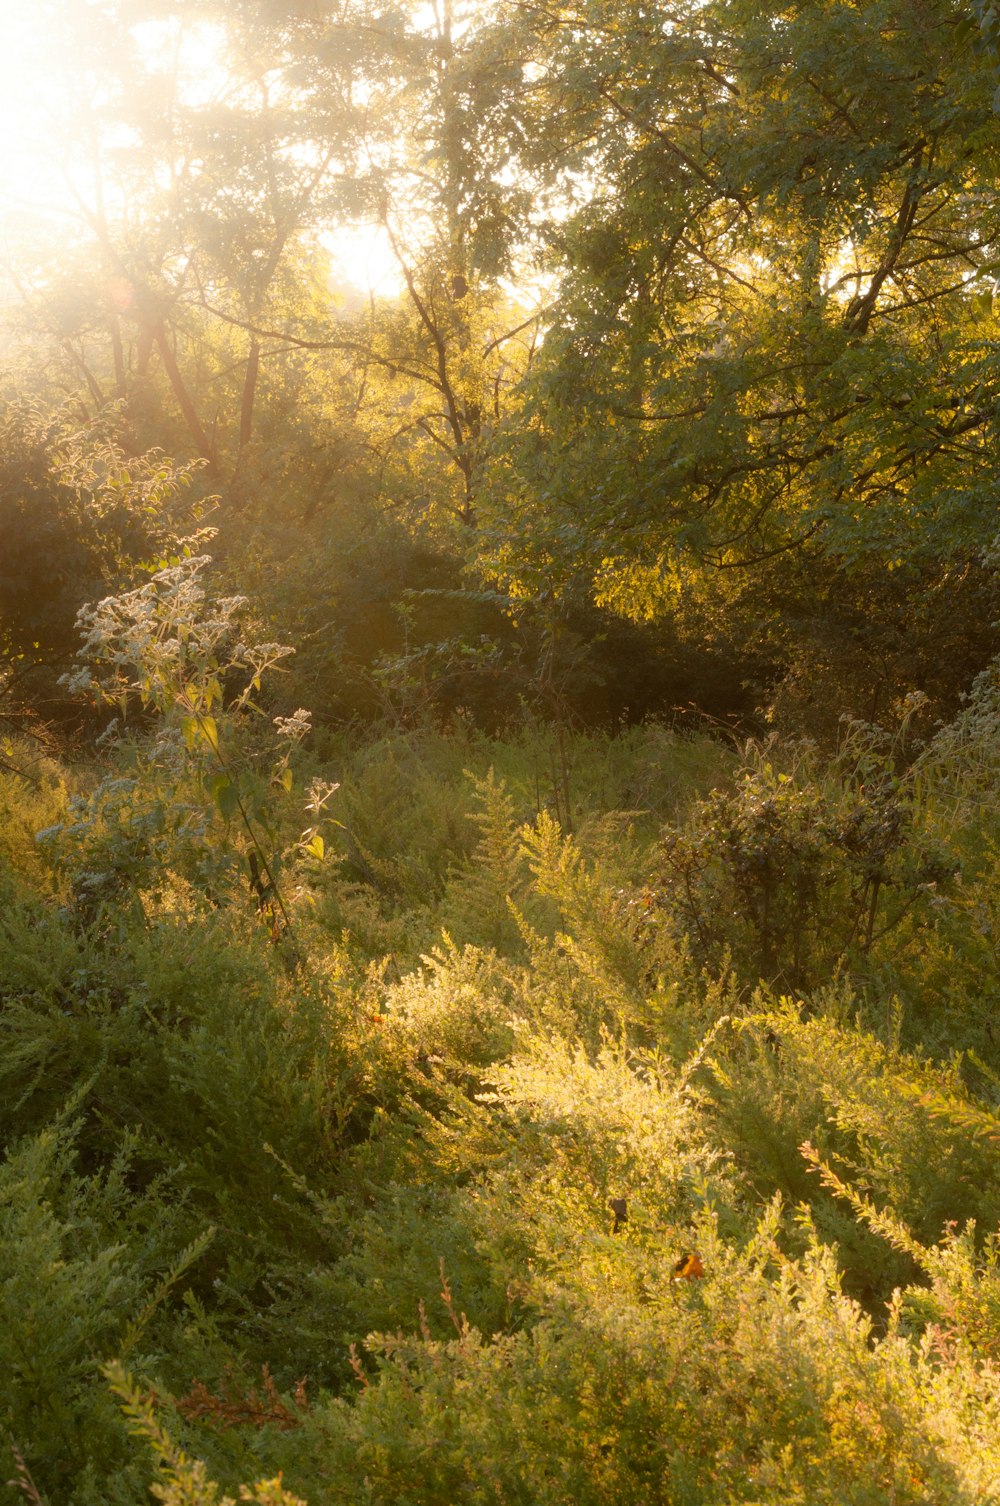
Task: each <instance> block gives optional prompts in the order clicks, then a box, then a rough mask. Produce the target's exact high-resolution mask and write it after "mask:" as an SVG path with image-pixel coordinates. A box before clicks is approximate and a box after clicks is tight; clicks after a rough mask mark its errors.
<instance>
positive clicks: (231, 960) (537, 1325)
mask: <svg viewBox="0 0 1000 1506" xmlns="http://www.w3.org/2000/svg"><path fill="white" fill-rule="evenodd" d="M197 579H198V575H197V566H191V567H187V566H186V567H185V568H184V569H183V570H181V571H180V572H179V573H178V572H177V571H174V572H173V574H170V573H169V572H168V574H167V575H166V576H165V577H163V578H162V579H160V580H159V582H158V583H156V582H154V584H153V585H151V586H149V587H146V588H144V593H145V594H143V593H139V595H138V596H137V597H136V598H134V599H127V598H119V599H118V602H117V605H116V610H117V613H118V616H117V619H116V621H115V622H114V623H110V622H107V621H105V622H104V624H103V626H101V625H100V624H99V623H98V622H97V620H96V618H92V619H91V624H90V625H91V636H90V646H91V654H92V657H93V659H94V661H95V663H96V665H97V670H96V672H95V673H94V675H93V677H90V671H88V672H87V674H86V675H84V676H83V677H82V679H81V680H80V684H83V682H84V681H87V683H89V685H90V687H91V692H92V693H93V694H95V695H100V696H104V697H113V698H114V699H115V701H116V703H117V704H118V707H119V711H120V712H125V713H127V712H129V707H130V705H134V704H136V703H138V704H139V705H141V707H142V708H144V709H143V717H144V720H142V721H141V722H140V724H139V730H138V731H137V732H135V733H134V734H133V733H128V734H126V733H123V732H122V731H121V729H120V728H119V729H118V732H117V734H115V735H114V737H113V740H112V741H111V742H109V745H108V747H107V749H106V751H105V753H104V754H103V756H102V759H101V761H100V762H99V763H97V764H92V765H91V766H89V767H88V768H86V769H81V768H79V767H77V768H75V769H73V770H72V771H71V770H70V769H69V768H68V767H66V766H64V765H62V764H61V763H60V762H58V761H57V760H55V759H53V758H49V759H45V758H42V759H39V758H38V757H37V756H35V755H34V754H33V753H32V751H31V749H30V748H29V747H28V746H27V745H26V744H25V745H21V746H18V745H12V746H11V747H9V748H8V749H7V753H6V756H5V763H6V764H7V765H9V766H10V767H8V768H6V769H5V772H4V773H3V776H2V779H3V782H2V786H0V851H2V864H0V884H2V888H3V904H2V907H0V948H2V970H0V972H2V1008H0V1031H2V1049H0V1121H2V1122H0V1134H2V1137H3V1142H4V1145H5V1147H6V1159H5V1161H4V1163H3V1166H2V1168H0V1225H2V1238H0V1262H2V1266H3V1269H2V1273H0V1375H2V1376H3V1377H4V1379H3V1383H2V1385H0V1427H2V1434H0V1451H2V1453H3V1479H4V1480H7V1481H9V1482H10V1483H9V1484H8V1485H7V1486H6V1487H5V1489H6V1494H7V1497H8V1498H9V1499H11V1500H12V1501H13V1500H17V1499H24V1497H25V1496H26V1497H27V1498H28V1499H30V1500H33V1501H35V1502H39V1501H41V1502H47V1503H52V1506H55V1503H59V1506H83V1503H87V1506H90V1503H93V1506H97V1503H101V1506H105V1503H108V1506H117V1503H122V1506H126V1503H127V1506H132V1503H137V1502H140V1501H142V1500H144V1499H146V1498H147V1492H148V1488H149V1485H150V1482H151V1481H152V1482H153V1486H154V1492H155V1494H156V1495H157V1496H158V1498H159V1499H161V1500H164V1501H167V1502H174V1503H178V1506H179V1503H181V1502H185V1503H192V1506H195V1503H197V1506H208V1503H214V1502H220V1501H222V1500H223V1499H224V1498H235V1497H236V1496H237V1495H240V1492H241V1488H242V1491H243V1497H242V1498H245V1499H248V1500H256V1501H259V1502H262V1503H263V1502H268V1503H274V1506H277V1503H290V1502H292V1501H293V1500H295V1501H299V1500H302V1501H306V1502H309V1503H311V1506H316V1503H321V1502H332V1501H338V1500H352V1501H353V1500H357V1501H370V1502H373V1503H374V1502H384V1503H390V1502H392V1503H396V1502H404V1501H405V1502H411V1503H418V1502H425V1503H428V1506H430V1503H435V1506H437V1503H444V1502H459V1501H463V1502H464V1501H468V1502H486V1501H501V1502H525V1503H529V1502H530V1503H533V1506H535V1503H546V1502H552V1503H556V1502H559V1503H563V1502H565V1503H569V1502H573V1503H591V1502H594V1503H597V1502H607V1503H612V1502H614V1503H621V1502H632V1501H634V1502H637V1503H638V1502H642V1503H650V1502H655V1501H663V1502H671V1503H677V1502H692V1503H696V1502H697V1503H702V1502H718V1503H722V1502H737V1501H745V1502H751V1501H752V1502H755V1503H762V1502H775V1503H776V1502H779V1501H780V1502H789V1501H795V1500H801V1501H809V1502H811V1503H812V1502H824V1501H829V1502H844V1501H851V1502H866V1503H867V1502H872V1503H876V1502H878V1503H881V1502H886V1503H888V1502H893V1503H902V1502H914V1503H916V1502H932V1501H933V1502H945V1501H949V1502H950V1501H955V1502H968V1503H969V1506H972V1503H976V1506H981V1503H984V1502H988V1501H992V1500H1000V1451H998V1448H997V1443H996V1439H997V1436H998V1423H1000V1385H998V1379H997V1374H998V1372H997V1362H998V1356H1000V1244H998V1241H997V1235H996V1232H995V1231H996V1230H997V1228H998V1224H1000V1162H998V1158H997V1145H998V1140H1000V1109H998V1098H1000V1043H998V1042H997V1039H996V1035H995V1026H994V1014H995V999H996V997H997V984H998V976H997V975H998V967H1000V962H998V957H997V951H996V945H995V934H996V926H995V921H996V915H997V910H998V908H1000V886H998V883H997V878H996V864H995V847H996V842H997V839H998V836H1000V833H998V831H997V828H996V823H995V817H994V814H993V811H994V802H995V794H996V780H997V776H998V773H1000V768H998V763H997V758H996V754H995V747H996V745H997V744H996V737H997V730H998V710H997V699H998V692H997V680H996V678H995V676H993V675H992V674H991V673H987V674H986V675H984V676H983V677H981V679H980V681H979V682H978V684H977V686H976V689H975V691H974V693H973V696H972V697H971V698H970V700H969V702H968V703H967V707H966V710H965V711H964V712H963V714H962V716H961V717H960V718H959V719H958V720H957V721H956V722H954V723H952V724H950V725H949V726H947V727H945V728H943V729H941V730H940V731H939V732H938V733H937V735H936V736H935V737H934V738H932V739H931V740H930V741H929V742H927V743H925V744H924V745H923V746H922V747H921V746H918V745H917V744H916V743H915V742H914V741H913V738H912V734H911V724H912V713H913V712H914V711H915V709H916V707H915V704H911V705H910V706H908V707H905V708H903V715H902V718H901V720H900V721H899V723H898V725H897V726H896V728H895V729H894V730H893V731H892V732H887V731H884V730H882V729H879V728H875V727H870V726H860V725H855V726H853V727H850V728H846V729H845V734H844V737H843V740H842V744H841V748H840V751H839V752H838V753H837V754H836V755H835V756H833V757H821V756H820V755H819V754H818V753H817V751H816V750H815V749H814V748H811V747H809V746H807V745H788V744H785V745H783V744H781V743H779V742H777V741H772V742H771V743H770V744H768V745H749V744H748V745H746V746H745V747H743V748H742V749H735V748H733V747H732V746H731V745H728V744H724V743H722V742H720V741H719V740H717V739H713V738H711V737H709V736H708V735H703V734H695V733H689V734H682V733H679V732H676V731H672V730H669V729H667V728H665V727H663V726H661V725H657V724H649V725H645V726H641V727H636V728H633V729H631V730H629V731H625V732H622V733H620V734H618V735H611V734H597V733H576V734H573V733H570V732H568V731H566V730H565V729H562V730H560V729H558V728H555V729H554V728H547V727H543V726H534V727H527V728H524V729H522V730H521V731H520V732H518V733H516V734H512V735H511V736H510V737H508V738H506V739H499V738H490V737H487V736H486V735H484V734H482V733H481V732H477V731H476V730H475V729H473V728H472V727H471V726H470V725H468V724H467V723H463V722H461V721H459V722H457V723H455V724H454V725H452V726H451V727H450V728H448V729H446V730H444V731H442V730H439V729H438V730H435V729H432V728H429V727H427V728H423V729H417V730H412V729H411V730H409V731H399V730H396V731H391V730H390V731H387V732H386V733H384V734H383V735H381V736H379V737H374V736H371V735H369V736H368V737H367V738H366V739H361V738H359V737H357V736H353V735H347V734H344V735H341V736H339V737H338V736H336V735H334V734H333V733H331V732H325V733H317V734H315V735H314V736H313V737H312V738H311V739H307V740H305V741H303V740H302V738H303V734H304V733H305V731H306V726H307V722H306V719H305V718H304V717H303V716H299V717H292V718H287V717H286V718H283V719H279V724H278V728H277V732H278V734H283V736H282V735H279V736H277V737H271V735H270V734H269V733H266V732H261V731H260V730H259V725H263V722H262V719H260V718H257V719H254V717H253V715H252V701H251V698H250V696H251V691H252V690H253V687H254V683H255V682H256V681H258V680H259V678H260V675H261V674H262V673H263V672H264V669H265V668H266V665H267V663H268V662H271V659H273V657H274V652H271V659H269V658H268V653H267V652H263V651H264V650H267V651H273V650H274V646H273V645H263V646H261V645H256V646H255V645H252V644H250V645H247V644H246V643H244V642H242V641H241V642H240V643H239V644H237V645H236V648H233V647H232V644H233V641H234V639H235V636H236V627H235V625H234V624H236V622H237V619H238V617H239V613H240V611H241V605H240V604H239V603H233V602H230V603H225V604H222V605H221V606H220V605H219V604H215V605H214V607H211V610H210V606H211V604H210V603H208V602H207V600H206V599H204V598H203V597H202V596H199V595H198V590H199V589H200V588H198V587H197V585H196V582H197ZM192 591H193V592H194V595H193V596H192V594H191V593H192ZM185 592H186V593H187V595H185V594H184V593H185ZM178 593H180V596H179V595H178ZM181 597H183V602H182V605H183V611H184V612H186V613H187V617H186V619H185V621H186V624H187V625H186V626H185V628H184V630H183V631H182V632H178V631H177V629H176V623H177V616H176V614H177V612H178V611H180V610H181V608H180V607H179V606H178V601H179V600H180V598H181ZM213 612H214V615H213ZM171 613H174V615H173V616H171ZM196 619H197V624H198V626H197V630H196V629H195V627H193V626H192V624H193V623H194V622H195V620H196ZM141 622H145V624H146V628H147V629H150V624H151V623H153V624H158V626H157V627H156V630H155V631H153V630H152V629H150V631H149V632H148V634H147V647H146V649H145V650H143V651H142V652H140V650H139V649H138V648H137V647H136V643H137V640H136V638H135V632H136V631H137V629H136V624H137V623H141ZM206 624H207V626H206ZM212 624H214V625H215V626H214V627H213V626H212ZM129 634H132V637H128V635H129ZM172 634H173V636H171V635H172ZM123 635H124V637H123ZM213 635H214V636H213ZM126 639H127V642H128V644H129V645H130V647H129V649H128V652H125V650H124V649H122V644H123V643H125V642H126ZM149 644H152V645H153V647H152V648H150V647H149ZM177 644H183V651H181V650H180V649H177V651H176V652H175V651H174V650H175V648H176V645H177ZM172 645H173V647H172ZM237 649H238V652H237ZM119 650H121V651H120V652H119ZM130 654H131V657H129V655H130ZM137 664H141V665H142V670H141V673H140V672H137V670H136V665H137ZM241 674H242V678H241ZM127 725H128V723H126V726H127ZM307 821H308V823H309V824H308V825H305V823H306V822H307ZM39 834H40V835H39ZM692 1255H693V1256H696V1257H697V1261H696V1262H695V1264H694V1266H693V1269H694V1271H695V1272H698V1271H700V1272H701V1274H694V1275H691V1276H689V1277H685V1276H684V1275H682V1274H681V1275H679V1274H678V1265H679V1263H681V1264H683V1259H684V1257H685V1256H692Z"/></svg>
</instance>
